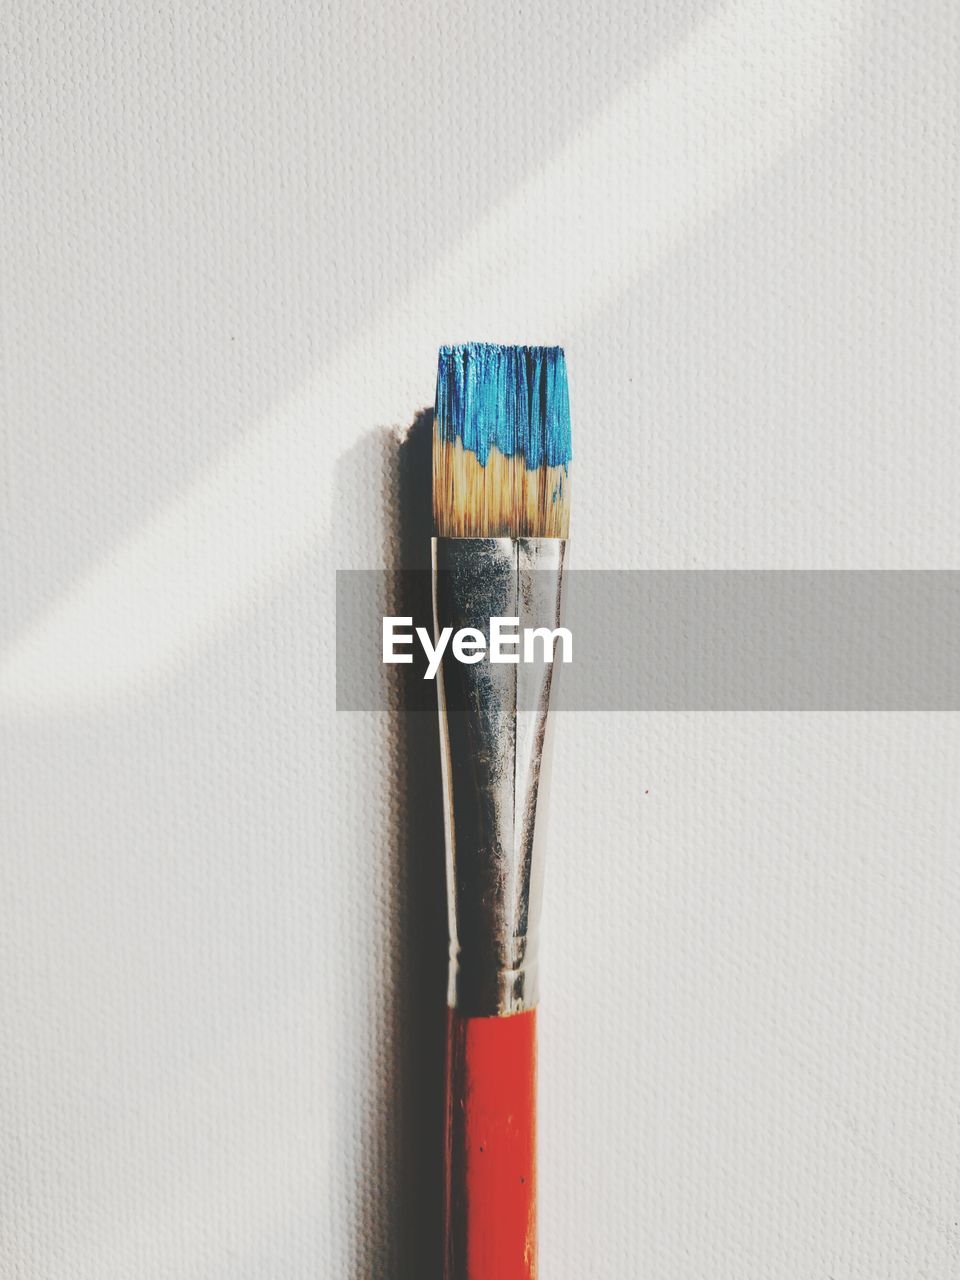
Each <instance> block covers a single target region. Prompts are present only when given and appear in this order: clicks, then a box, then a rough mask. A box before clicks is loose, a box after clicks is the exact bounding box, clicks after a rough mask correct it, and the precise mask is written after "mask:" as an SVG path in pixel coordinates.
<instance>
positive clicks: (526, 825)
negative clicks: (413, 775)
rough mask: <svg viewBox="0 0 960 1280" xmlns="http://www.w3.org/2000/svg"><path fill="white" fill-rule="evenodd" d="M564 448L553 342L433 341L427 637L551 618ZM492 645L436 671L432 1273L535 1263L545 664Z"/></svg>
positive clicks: (565, 518)
mask: <svg viewBox="0 0 960 1280" xmlns="http://www.w3.org/2000/svg"><path fill="white" fill-rule="evenodd" d="M570 456H571V454H570V409H569V398H568V393H567V376H566V365H565V362H564V356H563V351H562V349H561V348H559V347H517V346H500V345H494V344H488V343H467V344H465V345H462V346H454V347H443V348H441V350H440V356H439V366H438V374H437V398H436V415H435V423H434V445H433V502H434V519H435V526H436V535H437V536H436V537H435V538H434V539H433V602H434V631H435V637H434V638H435V643H438V642H439V638H440V636H441V634H442V633H443V631H444V629H445V628H447V627H452V628H453V629H454V631H458V630H461V629H464V628H474V629H475V630H476V632H479V633H480V635H481V636H484V637H486V638H488V639H489V636H490V632H491V628H492V624H491V619H492V618H506V619H509V621H510V623H511V624H516V626H517V629H518V633H519V632H520V631H525V630H527V629H529V630H530V631H534V629H536V628H540V629H543V630H542V632H540V634H541V635H543V636H544V637H545V636H547V635H548V634H550V633H552V632H553V630H554V629H555V628H557V626H558V624H559V620H560V587H561V575H562V571H563V561H564V551H565V547H566V536H567V529H568V524H569V497H570V488H569V479H570ZM448 634H449V633H448ZM535 634H536V632H535ZM478 647H479V646H478ZM518 649H519V645H518ZM462 652H463V651H462ZM491 657H492V655H491V654H490V653H489V652H483V653H480V654H479V655H478V654H477V653H472V654H470V656H469V657H465V658H461V659H460V660H458V659H457V657H456V655H455V654H454V653H452V652H451V651H450V650H449V649H448V650H447V651H446V652H445V653H444V656H443V659H442V661H441V664H440V673H439V682H438V692H439V707H440V738H441V759H442V768H443V790H444V817H445V827H446V849H447V897H448V908H449V930H450V959H449V985H448V1005H449V1011H448V1035H447V1064H446V1086H445V1087H446V1097H445V1179H444V1181H445V1195H444V1237H445V1238H444V1275H445V1277H446V1280H530V1277H534V1276H535V1275H536V1271H537V1224H536V1181H537V1177H536V1006H537V1000H538V930H539V916H540V886H541V878H542V854H541V850H540V837H541V836H542V828H543V822H542V818H540V817H539V811H540V810H541V809H542V807H543V804H542V801H543V788H542V787H541V778H542V777H543V776H544V774H543V771H542V769H541V765H542V762H543V759H544V749H545V743H546V733H547V726H548V715H547V711H548V706H549V699H550V689H551V684H552V679H553V665H552V663H550V662H549V661H542V662H540V663H534V664H532V665H531V664H528V663H526V662H524V661H523V660H522V658H521V655H520V653H519V652H518V654H517V658H516V659H514V658H512V657H511V658H507V659H501V661H500V662H499V663H496V662H494V661H492V660H491Z"/></svg>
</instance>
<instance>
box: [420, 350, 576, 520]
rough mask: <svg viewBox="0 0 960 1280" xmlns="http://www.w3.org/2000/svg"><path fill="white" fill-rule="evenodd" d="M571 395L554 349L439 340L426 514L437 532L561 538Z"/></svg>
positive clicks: (563, 365) (566, 511) (567, 507)
mask: <svg viewBox="0 0 960 1280" xmlns="http://www.w3.org/2000/svg"><path fill="white" fill-rule="evenodd" d="M570 456H571V455H570V400H569V395H568V392H567V366H566V363H565V361H564V358H563V348H562V347H511V346H501V345H500V344H498V343H492V342H465V343H463V344H462V345H460V346H455V347H441V348H440V357H439V362H438V366H437V403H436V414H435V419H434V428H433V514H434V522H435V525H436V530H437V534H438V536H439V537H442V538H565V537H566V536H567V530H568V528H569V524H570Z"/></svg>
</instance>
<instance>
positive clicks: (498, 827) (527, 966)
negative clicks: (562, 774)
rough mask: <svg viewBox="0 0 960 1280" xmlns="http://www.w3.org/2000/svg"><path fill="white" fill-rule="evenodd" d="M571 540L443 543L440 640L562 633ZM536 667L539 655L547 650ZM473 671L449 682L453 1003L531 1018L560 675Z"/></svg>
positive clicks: (444, 705)
mask: <svg viewBox="0 0 960 1280" xmlns="http://www.w3.org/2000/svg"><path fill="white" fill-rule="evenodd" d="M565 547H566V543H565V541H564V540H563V539H561V538H434V540H433V571H434V572H433V612H434V632H435V639H436V638H437V637H438V636H439V635H440V632H441V630H442V629H443V628H444V627H452V628H453V630H454V633H456V632H457V631H458V630H460V629H461V628H464V627H475V628H476V629H477V630H479V631H481V632H483V634H484V635H485V636H487V637H489V632H490V619H491V617H497V616H499V617H506V618H517V619H519V628H520V632H521V635H522V633H523V629H524V628H532V627H547V628H549V629H550V630H551V631H552V630H553V629H554V628H555V627H557V626H558V625H559V623H560V584H561V575H562V570H563V559H564V551H565ZM537 653H538V658H539V655H540V653H541V649H540V648H538V650H537ZM518 656H519V657H520V658H521V661H519V662H518V663H516V664H513V663H502V664H501V663H493V662H491V661H490V660H489V655H486V656H484V658H483V660H482V661H479V662H475V663H464V662H461V661H459V660H458V659H457V658H456V656H455V655H454V654H453V653H452V652H451V645H450V644H448V645H447V648H446V650H445V652H444V656H443V660H442V663H441V667H440V672H439V686H438V688H439V701H440V744H441V756H442V762H443V789H444V815H445V826H446V844H447V902H448V910H449V924H450V982H449V989H448V1002H449V1004H450V1005H451V1007H452V1008H455V1009H458V1010H460V1011H461V1012H462V1013H464V1014H468V1015H471V1016H493V1015H504V1014H510V1013H518V1012H520V1011H521V1010H523V1009H530V1008H532V1007H533V1006H534V1005H535V1004H536V1003H537V997H538V981H537V979H538V968H537V966H538V933H539V920H540V897H541V884H542V877H543V858H542V850H541V848H540V840H539V837H540V836H541V835H542V828H543V822H542V821H541V822H540V823H539V824H538V822H537V815H538V810H541V809H542V808H543V800H544V786H543V780H545V778H546V774H547V772H548V771H547V770H545V769H543V767H542V765H543V759H544V751H545V745H546V735H547V725H548V716H547V710H548V705H549V700H550V688H551V683H552V680H553V678H554V665H553V664H552V663H550V662H544V661H542V660H538V661H537V662H536V663H525V662H524V661H522V657H523V655H522V651H521V653H520V654H519V655H518Z"/></svg>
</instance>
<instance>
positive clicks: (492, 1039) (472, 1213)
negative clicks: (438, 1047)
mask: <svg viewBox="0 0 960 1280" xmlns="http://www.w3.org/2000/svg"><path fill="white" fill-rule="evenodd" d="M536 1030H537V1023H536V1010H535V1009H530V1010H528V1011H527V1012H525V1013H515V1014H511V1015H510V1016H509V1017H502V1018H467V1017H464V1016H463V1015H462V1014H460V1013H458V1012H457V1011H456V1010H455V1009H451V1010H450V1011H449V1019H448V1022H447V1077H446V1167H445V1179H444V1181H445V1186H444V1232H445V1237H446V1239H445V1246H444V1249H445V1251H444V1258H445V1263H444V1277H445V1280H533V1277H535V1276H536V1274H537V1167H536V1099H537V1035H536Z"/></svg>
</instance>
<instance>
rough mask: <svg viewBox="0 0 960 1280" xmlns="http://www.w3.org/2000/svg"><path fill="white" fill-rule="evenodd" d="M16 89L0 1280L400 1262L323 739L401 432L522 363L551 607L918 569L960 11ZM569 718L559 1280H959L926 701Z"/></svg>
mask: <svg viewBox="0 0 960 1280" xmlns="http://www.w3.org/2000/svg"><path fill="white" fill-rule="evenodd" d="M0 48H2V64H0V65H2V70H0V111H2V137H3V150H2V182H0V219H2V225H0V324H2V329H0V360H2V367H0V376H2V384H0V428H2V454H0V458H2V486H3V489H2V505H0V537H2V557H0V645H2V648H0V715H2V734H3V739H2V749H3V757H2V794H0V823H2V826H0V847H2V854H0V883H2V894H0V975H2V978H0V1027H2V1036H0V1224H2V1225H0V1276H2V1277H3V1280H41V1278H42V1280H54V1278H56V1280H107V1278H109V1280H114V1278H116V1280H127V1278H128V1277H132V1276H137V1277H140V1278H142V1280H154V1277H156V1278H159V1277H171V1278H173V1277H176V1278H177V1280H182V1278H188V1277H189V1278H192V1277H211V1278H213V1277H217V1278H219V1277H224V1278H226V1277H229V1278H230V1280H241V1278H242V1280H247V1278H249V1280H254V1278H255V1280H261V1278H262V1277H266V1276H269V1277H282V1278H283V1280H294V1278H297V1280H300V1278H301V1277H302V1278H304V1280H306V1277H311V1278H314V1277H317V1276H323V1277H331V1278H335V1280H360V1278H361V1277H363V1278H364V1280H365V1278H366V1277H371V1278H373V1277H376V1278H377V1280H379V1278H380V1277H384V1276H386V1277H389V1278H390V1280H393V1278H394V1277H397V1280H407V1278H406V1277H403V1276H400V1274H399V1270H400V1263H399V1262H398V1260H397V1259H398V1256H399V1254H398V1248H399V1247H398V1246H397V1244H396V1241H397V1239H398V1236H399V1234H402V1233H400V1232H399V1231H398V1223H397V1216H398V1211H397V1209H396V1204H397V1203H398V1199H397V1197H398V1194H399V1190H400V1189H401V1188H402V1185H403V1182H404V1179H405V1178H407V1179H409V1176H410V1175H409V1172H408V1171H409V1168H410V1161H409V1157H410V1151H409V1148H408V1146H407V1145H405V1144H404V1143H403V1142H401V1141H400V1140H399V1138H398V1137H397V1135H396V1133H395V1125H394V1120H393V1117H394V1107H395V1094H396V1088H395V1083H394V1082H395V1080H396V1078H397V1074H398V1072H400V1070H401V1064H400V1063H399V1059H398V1048H397V1046H398V1044H399V1043H400V1037H401V1033H402V1027H400V1026H398V1022H397V1017H396V1014H395V1009H396V1000H395V999H394V996H395V993H396V991H397V989H398V987H399V986H402V984H403V981H404V979H403V974H402V967H403V963H404V956H405V954H406V953H407V950H408V949H409V947H408V944H409V935H410V933H411V930H413V929H414V928H415V925H414V924H413V922H411V921H410V920H409V919H408V916H409V912H407V913H406V915H405V904H407V905H409V900H410V899H411V894H410V892H409V883H408V880H407V879H406V878H405V875H404V873H403V872H402V870H401V869H400V868H399V864H398V860H397V854H396V851H394V850H392V849H391V845H392V844H394V843H395V842H396V834H397V831H398V830H399V829H401V828H402V826H403V812H402V810H403V804H404V798H403V789H402V787H399V788H398V786H397V785H395V784H391V780H390V779H391V776H392V775H393V774H394V773H395V771H396V766H397V756H398V747H397V744H396V743H395V742H394V741H393V740H392V738H391V732H392V731H393V722H392V720H391V719H390V718H389V717H387V716H383V717H377V716H372V715H360V714H357V715H349V714H341V715H340V716H337V715H336V714H335V713H334V712H333V710H332V703H333V670H332V663H333V649H332V639H333V637H332V619H331V616H330V611H331V609H332V601H333V571H334V569H335V568H337V567H347V566H366V565H371V566H373V565H377V564H380V563H383V562H384V561H385V560H388V559H390V557H391V556H392V554H393V550H394V547H393V538H394V534H393V532H392V531H393V529H394V527H395V525H394V520H393V517H392V516H391V513H390V507H391V505H392V502H393V499H394V493H395V482H394V479H393V474H392V473H393V470H394V468H395V465H396V456H395V449H394V446H393V444H392V443H391V441H392V439H393V436H392V434H391V432H390V430H388V429H395V428H402V427H404V426H406V425H408V424H409V423H410V422H411V421H412V419H413V416H414V414H415V412H416V411H417V410H418V409H420V408H421V407H422V406H423V405H425V404H427V403H429V402H430V400H431V399H432V390H433V370H434V358H435V347H436V345H437V343H438V342H439V341H441V340H447V341H449V340H458V339H463V338H467V337H497V338H503V339H507V340H510V339H520V340H531V341H542V340H561V341H563V342H564V343H565V345H566V346H567V349H568V355H569V363H570V371H571V385H572V396H573V405H574V413H575V419H576V420H575V432H576V435H575V441H576V446H577V483H576V503H577V506H576V510H575V513H574V514H575V534H574V536H575V553H576V560H577V563H578V564H579V565H580V566H587V565H601V566H652V567H657V566H661V567H689V566H700V567H704V566H706V567H710V566H715V567H739V566H748V567H752V566H765V567H797V566H804V567H815V568H816V567H822V568H827V567H845V568H849V567H853V568H856V567H916V568H923V567H951V566H952V567H955V566H956V565H957V563H958V551H960V504H958V503H957V500H956V495H957V491H958V481H960V467H958V445H957V431H956V428H957V405H958V403H960V376H958V370H960V362H958V360H957V343H958V337H960V325H958V315H957V311H958V297H960V268H958V261H960V256H958V254H957V240H956V234H957V217H958V207H960V206H958V198H960V145H958V138H960V133H958V130H960V125H958V120H960V8H958V7H957V5H956V4H955V3H954V0H916V2H914V3H897V2H896V0H806V2H805V3H803V4H795V3H788V2H787V0H782V2H777V0H729V2H728V3H725V4H721V3H706V2H697V3H695V2H693V0H673V3H670V4H661V3H641V4H638V5H634V4H632V3H629V2H628V0H620V3H618V4H616V5H610V6H595V5H584V4H573V3H571V4H556V3H553V4H546V3H529V4H525V5H523V6H519V7H518V6H508V5H506V4H503V5H501V4H500V3H493V4H485V5H472V6H470V7H463V6H459V5H450V4H440V3H436V4H427V3H423V2H422V0H421V2H419V3H415V4H412V5H410V4H408V5H389V4H380V3H377V2H376V0H369V2H368V3H367V4H366V5H363V6H361V5H359V4H341V5H333V4H308V3H306V0H301V3H299V4H297V3H292V2H291V3H285V4H284V3H277V2H276V0H272V2H271V0H257V2H256V3H254V2H253V0H251V2H250V3H241V2H240V0H221V3H216V4H209V5H194V4H189V3H186V2H183V3H156V4H150V5H130V4H127V3H123V2H122V0H112V2H107V0H88V2H83V0H74V3H70V4H62V3H53V0H6V3H5V4H4V6H3V13H2V14H0ZM611 453H612V455H613V458H614V462H613V463H611V462H610V456H611ZM557 736H558V744H557V745H558V750H557V758H556V761H555V766H556V773H557V785H556V786H555V788H554V799H555V809H554V815H553V823H552V829H553V832H554V834H555V839H554V842H553V846H552V848H551V854H550V857H551V861H550V865H549V868H548V887H547V901H546V922H545V926H546V937H545V952H546V955H545V963H546V978H545V988H546V991H545V1003H544V1006H543V1010H542V1076H541V1080H542V1083H541V1094H542V1112H541V1125H542V1140H541V1153H542V1224H541V1225H542V1270H543V1274H544V1276H545V1277H546V1280H561V1278H562V1277H570V1278H571V1280H573V1278H575V1280H580V1278H581V1277H586V1276H592V1275H597V1276H617V1277H626V1276H634V1275H648V1276H655V1277H657V1280H701V1278H702V1277H705V1276H710V1277H712V1278H713V1280H796V1278H797V1277H818V1278H822V1280H827V1278H828V1277H831V1278H832V1280H885V1278H886V1277H889V1278H890V1280H908V1278H911V1277H925V1278H926V1280H950V1278H951V1277H954V1276H957V1275H958V1274H960V1226H958V1221H957V1205H958V1203H960V1175H958V1170H960V1125H958V1121H960V1080H958V1073H957V1062H958V1060H960V1026H958V1013H957V992H958V990H960V934H958V930H957V918H958V910H960V871H958V865H957V859H956V848H957V843H958V838H960V813H958V803H957V798H956V780H957V776H958V767H960V725H958V720H957V717H955V716H950V715H943V716H920V715H914V716H911V715H831V716H817V715H802V716H789V715H782V716H781V715H752V716H751V715H742V716H737V715H723V716H702V715H686V716H684V715H669V716H667V715H659V716H658V715H651V716H643V717H641V716H621V717H613V718H609V717H606V718H605V717H603V716H588V715H579V716H576V717H566V718H564V720H563V721H562V723H561V725H560V731H559V733H558V735H557ZM412 898H414V899H415V898H416V894H413V895H412ZM584 904H586V917H585V923H582V921H583V919H584V916H583V909H584ZM575 916H576V918H577V920H578V921H581V923H579V924H578V925H577V928H576V930H575V931H574V933H573V936H572V937H571V936H569V932H568V930H569V928H570V927H571V924H570V922H572V921H573V919H574V917H575ZM405 939H406V941H405ZM414 1060H415V1053H414ZM404 1069H407V1070H408V1069H409V1067H407V1068H404ZM404 1256H405V1255H404ZM418 1280H419V1278H418Z"/></svg>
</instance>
